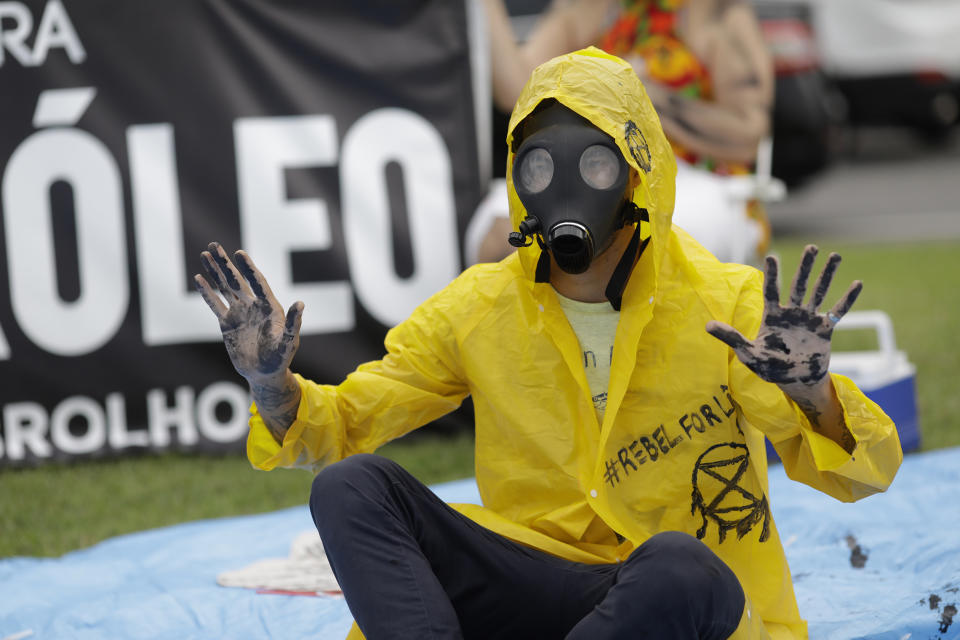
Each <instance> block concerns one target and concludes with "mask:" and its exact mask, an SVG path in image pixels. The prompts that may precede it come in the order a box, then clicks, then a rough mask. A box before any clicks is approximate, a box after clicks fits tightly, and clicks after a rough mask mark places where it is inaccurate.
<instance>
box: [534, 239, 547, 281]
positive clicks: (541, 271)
mask: <svg viewBox="0 0 960 640" xmlns="http://www.w3.org/2000/svg"><path fill="white" fill-rule="evenodd" d="M537 242H538V243H540V259H539V260H537V273H536V277H535V279H534V282H550V249H548V248H547V245H546V244H545V243H544V242H543V240H541V239H540V236H537Z"/></svg>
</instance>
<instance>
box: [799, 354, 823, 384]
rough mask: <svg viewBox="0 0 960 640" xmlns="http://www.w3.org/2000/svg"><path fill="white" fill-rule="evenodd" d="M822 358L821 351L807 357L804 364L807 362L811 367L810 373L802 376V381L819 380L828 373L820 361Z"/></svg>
mask: <svg viewBox="0 0 960 640" xmlns="http://www.w3.org/2000/svg"><path fill="white" fill-rule="evenodd" d="M821 359H822V355H821V354H819V353H815V354H813V355H811V356H810V357H809V358H808V359H807V361H806V362H805V363H804V364H806V365H807V367H808V368H809V369H810V375H808V376H803V377H801V378H800V382H803V383H804V384H810V383H812V382H817V381H818V380H820V379H821V378H822V377H823V376H825V375H826V374H827V372H826V369H825V367H824V366H823V364H822V363H821V362H820V360H821Z"/></svg>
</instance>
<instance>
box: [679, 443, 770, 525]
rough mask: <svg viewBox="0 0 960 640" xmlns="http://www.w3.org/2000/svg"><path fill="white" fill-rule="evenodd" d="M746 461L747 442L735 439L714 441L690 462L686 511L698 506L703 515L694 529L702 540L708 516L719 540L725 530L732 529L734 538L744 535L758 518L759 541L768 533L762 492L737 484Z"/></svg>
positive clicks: (748, 457) (746, 465)
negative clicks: (690, 488) (690, 492)
mask: <svg viewBox="0 0 960 640" xmlns="http://www.w3.org/2000/svg"><path fill="white" fill-rule="evenodd" d="M749 464H750V454H749V452H748V451H747V446H746V445H744V444H738V443H736V442H721V443H720V444H715V445H713V446H712V447H710V448H709V449H707V450H706V451H704V452H703V453H702V454H700V457H699V458H697V462H696V463H695V464H694V465H693V478H692V482H693V501H692V503H691V505H690V513H691V514H695V513H696V512H697V511H698V510H699V511H700V514H701V516H702V518H703V524H702V526H701V527H700V528H699V529H698V530H697V538H698V539H700V540H702V539H703V537H704V536H705V535H706V533H707V525H708V519H709V520H712V521H713V522H715V523H716V524H717V527H718V529H719V541H720V542H723V540H724V538H725V537H726V535H727V531H729V530H731V529H735V530H736V532H737V539H738V540H739V539H740V538H742V537H743V536H745V535H746V534H747V533H748V532H749V531H751V530H752V529H753V527H754V526H756V524H757V523H758V522H760V520H761V519H762V520H763V528H762V530H761V531H760V542H765V541H766V540H767V538H769V537H770V507H769V505H768V504H767V497H766V496H765V495H762V494H761V495H760V497H759V498H758V497H757V496H755V495H753V494H752V493H750V492H749V491H747V490H746V489H744V488H743V487H742V486H740V483H741V481H742V480H743V476H744V474H745V473H746V471H747V467H748V466H749Z"/></svg>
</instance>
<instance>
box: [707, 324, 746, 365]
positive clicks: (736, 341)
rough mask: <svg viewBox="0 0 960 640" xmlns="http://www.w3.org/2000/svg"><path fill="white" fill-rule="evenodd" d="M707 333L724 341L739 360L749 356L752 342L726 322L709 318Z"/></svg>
mask: <svg viewBox="0 0 960 640" xmlns="http://www.w3.org/2000/svg"><path fill="white" fill-rule="evenodd" d="M706 328H707V333H709V334H710V335H712V336H713V337H714V338H716V339H717V340H720V341H721V342H724V343H726V344H727V346H729V347H730V348H731V349H733V350H734V352H735V353H736V354H737V357H739V358H740V359H741V360H743V359H744V358H749V357H750V352H751V348H752V347H753V343H751V342H750V341H749V340H747V339H746V338H745V337H744V335H743V334H742V333H740V332H739V331H737V330H736V329H734V328H733V327H731V326H730V325H728V324H726V323H725V322H718V321H717V320H711V321H710V322H708V323H707V327H706Z"/></svg>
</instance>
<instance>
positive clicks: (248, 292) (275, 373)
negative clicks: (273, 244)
mask: <svg viewBox="0 0 960 640" xmlns="http://www.w3.org/2000/svg"><path fill="white" fill-rule="evenodd" d="M234 259H235V260H236V266H234V264H233V262H231V261H230V258H228V257H227V254H226V252H225V251H224V250H223V247H221V246H220V245H219V244H218V243H216V242H211V243H210V246H209V250H208V251H204V252H202V253H201V254H200V260H201V263H202V264H203V269H204V271H205V272H206V274H207V278H208V279H209V281H210V282H208V281H207V279H205V278H204V277H203V276H201V275H199V274H197V275H195V276H194V278H193V280H194V283H195V284H196V286H197V289H198V290H199V291H200V295H201V296H202V297H203V299H204V301H205V302H206V303H207V306H209V307H210V309H211V310H212V311H213V313H214V314H215V315H216V316H217V320H219V321H220V331H221V332H222V333H223V343H224V345H225V346H226V347H227V353H228V354H229V356H230V361H231V362H232V363H233V366H234V367H235V368H236V370H237V372H238V373H239V374H240V375H241V376H243V377H244V378H246V380H247V382H249V383H250V384H251V386H253V385H271V384H279V381H280V380H282V379H283V377H284V376H285V374H286V372H287V369H288V367H289V366H290V361H291V360H293V355H294V353H296V351H297V347H299V346H300V321H301V318H302V314H303V303H302V302H299V301H297V302H294V303H293V305H291V306H290V309H289V310H288V311H287V313H286V315H284V313H283V307H281V306H280V303H279V302H278V301H277V298H276V297H275V296H274V295H273V292H272V291H271V290H270V287H269V286H268V285H267V281H266V279H265V278H264V277H263V275H262V274H261V273H260V271H258V270H257V268H256V267H255V266H254V264H253V261H252V260H251V259H250V257H249V256H247V254H246V253H245V252H243V251H237V252H236V253H235V254H234ZM241 274H242V276H241ZM211 282H212V283H213V285H214V286H216V288H217V290H219V291H220V293H221V294H222V295H223V299H221V298H220V296H218V295H217V294H216V291H215V290H214V288H213V286H211ZM224 299H225V300H226V303H224Z"/></svg>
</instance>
